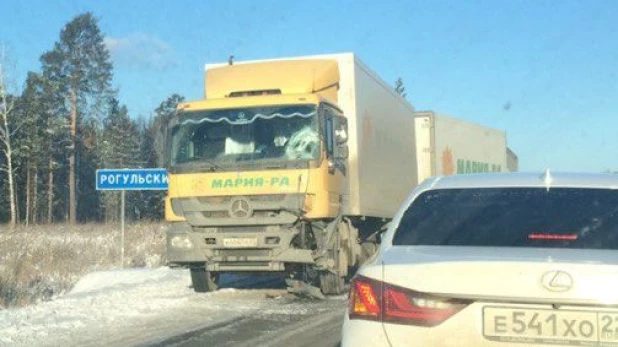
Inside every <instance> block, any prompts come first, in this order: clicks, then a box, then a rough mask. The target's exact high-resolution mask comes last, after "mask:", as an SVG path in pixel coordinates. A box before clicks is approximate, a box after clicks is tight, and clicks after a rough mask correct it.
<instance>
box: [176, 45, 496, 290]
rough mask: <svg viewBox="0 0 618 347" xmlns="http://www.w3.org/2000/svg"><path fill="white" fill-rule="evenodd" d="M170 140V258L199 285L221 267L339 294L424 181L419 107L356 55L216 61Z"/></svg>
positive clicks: (182, 109)
mask: <svg viewBox="0 0 618 347" xmlns="http://www.w3.org/2000/svg"><path fill="white" fill-rule="evenodd" d="M502 134H503V133H502ZM166 147H167V150H168V182H169V186H168V195H167V197H166V209H165V216H166V220H168V221H169V222H171V226H170V229H169V230H168V234H167V258H168V262H169V263H170V264H172V265H178V266H184V267H188V268H189V269H190V271H191V279H192V282H193V287H194V290H195V291H197V292H207V291H212V290H214V289H216V285H217V280H218V275H219V274H220V273H222V272H238V273H256V272H284V273H286V274H288V275H289V276H290V277H294V278H297V279H300V280H302V281H305V282H307V283H309V284H311V285H315V286H316V287H319V288H320V289H321V291H322V292H323V293H325V294H338V293H341V292H342V291H343V290H344V278H345V277H346V276H347V275H348V271H349V269H353V268H354V267H355V266H358V265H359V264H361V263H362V262H363V260H364V259H365V258H366V257H368V256H370V255H372V254H373V252H375V249H376V243H377V241H378V240H377V234H378V233H379V232H380V231H381V230H382V228H383V227H384V225H385V224H386V223H387V222H388V221H390V219H391V218H392V217H393V215H394V213H395V212H396V210H397V208H398V207H399V204H400V203H401V202H402V201H403V199H404V198H405V196H406V195H407V194H408V192H409V191H410V189H411V188H413V187H414V186H415V185H417V184H418V183H419V180H421V179H423V178H425V177H420V176H419V164H418V163H417V157H419V156H418V155H417V154H416V149H417V144H416V140H415V112H414V108H413V107H412V105H411V104H409V103H408V102H407V101H406V100H405V99H404V98H402V97H401V96H399V95H398V94H397V93H395V92H394V90H393V88H392V87H391V86H389V85H388V84H387V83H385V82H384V81H382V80H381V79H380V78H379V77H378V76H377V75H376V74H375V73H373V72H372V71H371V70H370V69H369V68H368V67H367V66H366V65H364V64H363V63H362V62H361V61H360V60H359V59H357V58H356V57H355V56H354V54H352V53H342V54H330V55H318V56H308V57H297V58H285V59H270V60H258V61H244V62H229V63H223V64H213V65H207V66H206V69H205V97H204V99H202V100H195V101H189V102H183V103H181V104H179V105H178V111H177V114H176V115H175V116H174V117H173V118H172V119H171V120H170V123H169V126H168V138H167V146H166ZM503 147H504V148H492V149H491V150H492V151H494V152H495V151H502V152H503V154H504V155H503V157H501V158H502V159H504V163H500V165H501V166H492V167H500V168H502V169H504V170H505V169H506V142H504V146H503ZM464 154H466V155H467V157H469V158H472V159H473V158H474V157H475V155H476V156H478V155H481V156H483V155H484V154H483V153H464ZM425 157H426V156H423V158H425ZM428 157H430V156H428ZM419 158H420V157H419ZM434 159H435V158H434ZM502 159H501V160H502ZM423 160H424V159H423ZM483 160H490V159H483V158H479V159H478V161H479V162H484V161H483ZM434 174H440V173H439V172H438V173H434Z"/></svg>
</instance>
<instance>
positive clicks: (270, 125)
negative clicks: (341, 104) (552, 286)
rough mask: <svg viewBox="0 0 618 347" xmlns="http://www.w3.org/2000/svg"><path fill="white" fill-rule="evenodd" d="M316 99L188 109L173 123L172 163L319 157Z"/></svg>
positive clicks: (221, 164)
mask: <svg viewBox="0 0 618 347" xmlns="http://www.w3.org/2000/svg"><path fill="white" fill-rule="evenodd" d="M318 129H319V127H318V121H317V113H316V107H315V105H280V106H268V107H250V108H232V109H221V110H207V111H189V112H183V113H181V114H179V116H178V117H177V118H176V119H174V120H173V121H172V123H171V129H170V130H171V138H170V140H171V141H170V142H171V153H170V154H171V156H170V159H171V162H170V164H171V166H177V165H182V164H186V163H198V164H199V163H203V164H205V165H209V166H211V167H213V166H214V167H226V166H236V165H233V164H236V163H240V164H242V163H247V162H256V161H259V162H264V163H265V164H266V163H268V162H272V163H286V162H291V161H305V162H306V161H307V160H311V159H317V158H318V154H319V148H320V146H319V144H320V141H319V135H318Z"/></svg>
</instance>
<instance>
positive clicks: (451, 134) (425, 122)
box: [414, 111, 517, 183]
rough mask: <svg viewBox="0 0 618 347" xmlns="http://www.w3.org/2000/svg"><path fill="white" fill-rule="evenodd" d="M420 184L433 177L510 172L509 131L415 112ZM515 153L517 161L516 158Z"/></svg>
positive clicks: (514, 165)
mask: <svg viewBox="0 0 618 347" xmlns="http://www.w3.org/2000/svg"><path fill="white" fill-rule="evenodd" d="M414 123H415V124H414V126H415V133H416V159H417V163H418V183H420V182H422V181H423V180H424V179H426V178H428V177H431V176H441V175H442V176H447V175H453V174H468V173H480V172H507V171H514V170H516V169H517V164H516V163H515V164H512V163H511V165H508V164H509V163H507V152H510V153H512V156H514V155H515V154H514V153H513V152H512V151H510V150H509V149H508V148H507V146H506V133H505V132H504V131H502V130H498V129H494V128H489V127H486V126H483V125H480V124H476V123H472V122H469V121H465V120H462V119H457V118H452V117H448V116H445V115H441V114H436V113H435V112H433V111H418V112H416V113H415V115H414ZM516 158H517V157H516V156H515V160H516Z"/></svg>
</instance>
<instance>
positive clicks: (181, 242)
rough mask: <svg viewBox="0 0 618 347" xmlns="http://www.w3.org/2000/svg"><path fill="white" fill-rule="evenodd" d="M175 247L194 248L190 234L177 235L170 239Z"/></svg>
mask: <svg viewBox="0 0 618 347" xmlns="http://www.w3.org/2000/svg"><path fill="white" fill-rule="evenodd" d="M170 246H172V247H173V248H181V249H193V241H191V238H190V237H189V236H188V235H175V236H172V238H171V239H170Z"/></svg>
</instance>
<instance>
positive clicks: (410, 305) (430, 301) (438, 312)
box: [349, 275, 470, 326]
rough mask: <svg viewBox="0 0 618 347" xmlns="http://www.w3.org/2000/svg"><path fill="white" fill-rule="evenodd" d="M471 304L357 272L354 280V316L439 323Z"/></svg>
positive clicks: (352, 298) (351, 305)
mask: <svg viewBox="0 0 618 347" xmlns="http://www.w3.org/2000/svg"><path fill="white" fill-rule="evenodd" d="M469 304H470V301H467V300H455V299H448V298H442V297H437V296H433V295H429V294H425V293H419V292H415V291H413V290H410V289H406V288H401V287H398V286H394V285H391V284H388V283H382V282H380V281H376V280H373V279H370V278H367V277H364V276H358V275H357V276H356V277H354V278H353V279H352V281H351V283H350V298H349V317H350V319H368V320H383V321H384V322H389V323H398V324H410V325H420V326H435V325H438V324H440V323H442V322H444V321H445V320H446V319H448V318H449V317H451V316H452V315H454V314H455V313H457V312H459V311H461V310H462V309H463V308H464V307H466V306H467V305H469Z"/></svg>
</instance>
